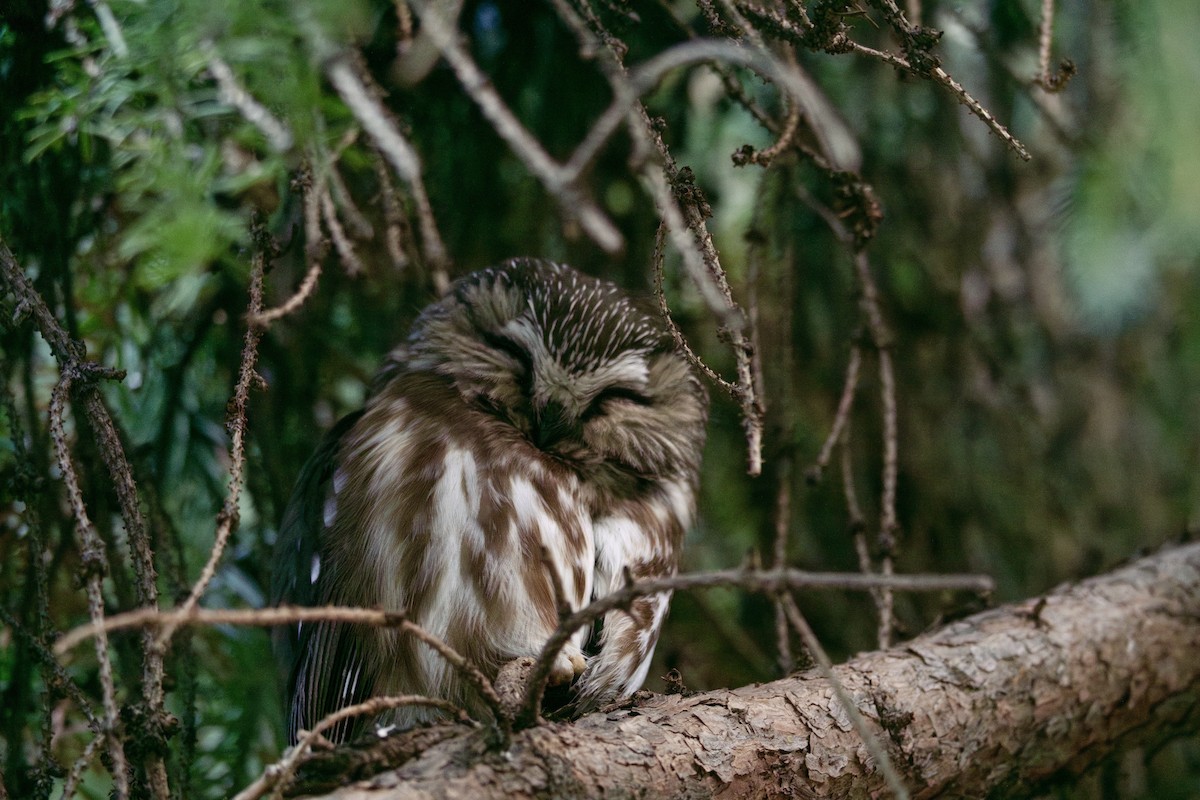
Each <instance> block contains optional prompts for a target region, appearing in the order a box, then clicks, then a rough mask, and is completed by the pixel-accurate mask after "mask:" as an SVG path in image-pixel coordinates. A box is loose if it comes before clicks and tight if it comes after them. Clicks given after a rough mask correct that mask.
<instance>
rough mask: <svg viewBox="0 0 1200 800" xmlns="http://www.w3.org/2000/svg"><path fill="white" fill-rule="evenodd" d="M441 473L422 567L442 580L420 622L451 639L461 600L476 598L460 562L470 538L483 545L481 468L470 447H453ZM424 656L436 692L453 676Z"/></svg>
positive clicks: (431, 655) (432, 656) (424, 651)
mask: <svg viewBox="0 0 1200 800" xmlns="http://www.w3.org/2000/svg"><path fill="white" fill-rule="evenodd" d="M443 464H444V469H443V472H442V476H441V477H440V478H439V479H438V482H437V484H436V485H435V486H434V489H433V509H434V514H433V518H432V519H431V521H430V531H429V546H428V547H427V548H426V550H425V563H424V564H423V565H422V567H421V569H422V571H424V572H426V574H436V575H438V576H439V580H438V581H437V584H436V587H437V588H436V590H435V592H434V595H433V596H432V597H430V598H429V600H428V602H427V604H426V608H427V609H428V612H427V613H426V615H425V618H424V619H422V620H420V623H421V625H422V626H423V627H424V628H425V629H426V630H428V631H429V632H430V633H432V634H434V635H435V636H439V637H442V638H448V635H449V633H450V624H451V622H452V621H453V620H454V619H455V617H456V616H458V614H459V612H461V611H464V610H471V609H469V608H467V609H464V608H463V606H462V603H463V601H464V599H465V598H468V597H471V596H472V592H471V589H470V587H468V586H465V585H463V582H462V573H461V571H460V570H458V569H456V568H452V567H451V565H452V564H457V563H458V559H459V557H460V554H461V553H462V551H463V548H464V546H465V543H466V540H471V541H473V542H474V543H475V546H476V547H482V546H483V541H484V537H483V529H482V528H481V527H480V526H479V470H478V469H477V467H476V464H475V457H474V456H473V455H472V454H471V452H470V451H469V450H464V449H461V448H452V449H450V450H448V451H447V452H446V456H445V459H444V462H443ZM419 658H420V659H421V662H422V665H423V667H424V673H425V675H426V676H427V677H428V679H429V686H430V688H431V689H434V690H435V691H434V693H435V694H438V693H439V692H438V691H437V690H438V689H440V687H442V686H444V685H445V683H446V681H447V680H448V679H449V672H448V667H447V665H446V662H445V660H444V659H443V658H442V657H441V656H439V655H438V654H437V653H435V652H433V651H432V650H430V649H429V648H421V650H420V655H419Z"/></svg>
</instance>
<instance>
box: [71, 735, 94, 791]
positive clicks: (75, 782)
mask: <svg viewBox="0 0 1200 800" xmlns="http://www.w3.org/2000/svg"><path fill="white" fill-rule="evenodd" d="M99 747H100V737H96V738H93V739H89V740H88V743H87V744H86V745H84V747H83V752H82V753H80V754H79V758H77V759H75V763H73V764H72V765H71V771H70V772H68V773H67V779H66V780H65V781H64V782H63V790H62V800H71V798H72V797H74V796H75V790H76V788H78V786H79V781H80V779H82V778H83V771H84V770H85V769H87V768H88V766H89V765H90V764H91V763H92V759H94V758H95V757H96V750H98V749H99Z"/></svg>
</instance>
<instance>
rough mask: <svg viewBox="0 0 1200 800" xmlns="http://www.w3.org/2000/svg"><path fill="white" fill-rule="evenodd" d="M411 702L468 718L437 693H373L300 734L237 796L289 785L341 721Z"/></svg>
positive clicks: (250, 799)
mask: <svg viewBox="0 0 1200 800" xmlns="http://www.w3.org/2000/svg"><path fill="white" fill-rule="evenodd" d="M408 706H427V707H429V708H437V709H441V710H442V711H445V712H447V713H450V714H454V715H456V716H457V717H458V718H459V721H461V722H466V721H467V718H466V715H465V713H464V712H463V710H462V709H461V708H459V707H458V706H456V705H454V704H453V703H451V702H449V701H448V700H439V699H437V698H434V697H424V696H422V695H386V696H381V697H372V698H371V699H369V700H366V701H364V702H362V703H356V704H354V705H352V706H344V707H343V708H339V709H338V710H337V711H334V712H333V713H331V714H328V715H326V716H325V717H323V718H322V719H321V720H320V721H319V722H318V723H317V724H316V725H315V726H313V729H312V730H311V731H304V732H303V735H302V736H301V737H300V741H298V742H297V743H296V745H295V746H294V747H292V748H290V749H289V750H288V751H287V753H286V754H285V755H284V757H283V758H281V759H279V761H276V762H275V763H274V764H272V765H271V766H269V767H267V768H266V769H265V770H263V773H262V775H260V776H259V777H258V778H257V779H256V780H255V781H254V782H253V783H251V784H250V785H249V786H247V787H246V788H245V789H243V790H242V791H240V792H238V793H237V794H236V795H234V798H233V800H257V798H259V797H262V796H264V795H266V794H267V793H268V792H272V791H273V790H278V789H279V788H280V787H283V786H286V785H287V782H288V781H289V780H290V779H291V777H292V775H294V774H295V772H296V769H297V768H299V766H300V764H301V763H302V762H303V761H304V759H305V757H306V756H308V755H309V753H311V752H312V748H313V745H315V744H317V743H318V742H320V741H322V740H323V739H324V737H323V736H322V735H321V734H322V733H324V732H325V731H327V730H329V729H330V728H332V727H333V726H335V725H337V724H338V723H339V722H342V721H343V720H347V719H350V718H352V717H359V716H375V715H378V714H381V713H383V712H384V711H390V710H392V709H395V708H405V707H408Z"/></svg>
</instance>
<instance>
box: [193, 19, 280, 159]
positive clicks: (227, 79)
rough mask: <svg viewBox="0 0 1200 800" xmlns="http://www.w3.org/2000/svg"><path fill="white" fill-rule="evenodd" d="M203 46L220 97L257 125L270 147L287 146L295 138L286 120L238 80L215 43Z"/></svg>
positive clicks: (273, 148)
mask: <svg viewBox="0 0 1200 800" xmlns="http://www.w3.org/2000/svg"><path fill="white" fill-rule="evenodd" d="M203 50H204V52H205V54H206V55H207V56H208V72H209V74H210V75H212V76H213V79H214V80H215V81H216V82H217V87H218V89H220V98H221V101H222V102H224V103H228V104H229V105H231V106H233V107H234V108H235V109H237V111H238V113H239V114H241V115H242V117H244V118H245V120H246V121H247V122H249V123H250V124H251V125H253V126H254V127H256V128H258V130H259V132H261V133H262V135H263V136H265V137H266V139H267V144H268V145H270V147H271V149H272V150H274V151H275V152H277V153H283V152H287V151H288V150H290V149H291V148H292V144H293V142H295V138H294V137H293V136H292V131H291V129H290V128H288V126H287V123H285V122H282V121H281V120H279V119H277V118H276V117H275V115H274V114H272V113H271V112H270V111H269V110H267V107H266V106H264V105H263V104H262V103H260V102H258V100H257V99H255V97H254V96H253V95H251V94H250V93H249V92H247V91H246V90H245V89H244V88H243V87H242V85H241V84H240V83H238V80H237V77H236V76H235V75H234V74H233V70H232V69H230V67H229V65H228V64H226V63H225V61H224V60H223V59H222V58H221V56H220V55H218V54H217V49H216V46H215V45H214V44H213V43H212V42H205V43H204V44H203Z"/></svg>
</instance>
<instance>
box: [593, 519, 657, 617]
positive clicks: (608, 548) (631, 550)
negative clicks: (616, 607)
mask: <svg viewBox="0 0 1200 800" xmlns="http://www.w3.org/2000/svg"><path fill="white" fill-rule="evenodd" d="M595 529H596V585H595V589H594V592H595V594H594V596H595V597H596V598H597V599H598V598H600V597H603V596H604V595H607V594H610V593H612V592H613V591H614V590H615V589H617V587H618V586H619V585H620V581H621V580H622V572H623V571H624V569H625V566H626V565H627V564H629V563H630V562H631V561H633V560H634V558H633V556H634V554H635V553H636V554H638V556H639V557H640V556H642V555H643V554H644V553H645V550H646V534H645V533H644V532H643V531H642V529H641V528H640V527H638V525H637V523H635V522H634V521H633V520H631V519H630V518H629V517H608V518H606V519H602V520H597V521H596V525H595Z"/></svg>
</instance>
